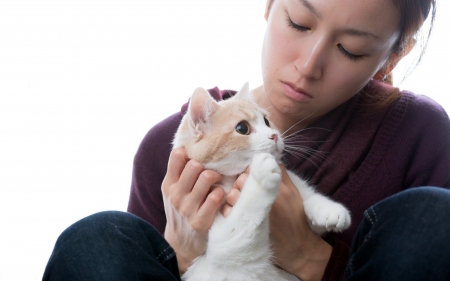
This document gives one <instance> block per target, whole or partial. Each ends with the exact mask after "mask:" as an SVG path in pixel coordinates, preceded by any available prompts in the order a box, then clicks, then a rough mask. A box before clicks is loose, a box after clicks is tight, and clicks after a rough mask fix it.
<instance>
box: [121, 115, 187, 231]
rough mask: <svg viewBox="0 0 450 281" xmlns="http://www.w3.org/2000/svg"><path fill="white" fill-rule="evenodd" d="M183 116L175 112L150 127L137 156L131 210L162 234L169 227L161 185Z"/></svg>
mask: <svg viewBox="0 0 450 281" xmlns="http://www.w3.org/2000/svg"><path fill="white" fill-rule="evenodd" d="M181 118H182V114H181V113H176V114H174V115H172V116H170V117H169V118H167V119H165V120H163V121H162V122H160V123H158V124H157V125H155V126H154V127H153V128H152V129H150V131H149V132H148V133H147V135H146V136H145V137H144V139H143V140H142V142H141V144H140V146H139V149H138V151H137V153H136V155H135V157H134V163H133V174H132V182H131V190H130V198H129V202H128V212H130V213H132V214H134V215H137V216H138V217H141V218H142V219H144V220H146V221H148V222H149V223H150V224H152V225H153V226H154V227H155V228H156V229H157V230H158V231H159V232H161V233H163V231H164V229H165V227H166V215H165V212H164V204H163V199H162V193H161V184H162V181H163V179H164V176H165V175H166V171H167V164H168V160H169V156H170V152H171V150H172V140H173V136H174V135H175V132H176V130H177V128H178V125H179V124H180V121H181Z"/></svg>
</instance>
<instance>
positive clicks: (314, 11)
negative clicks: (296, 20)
mask: <svg viewBox="0 0 450 281" xmlns="http://www.w3.org/2000/svg"><path fill="white" fill-rule="evenodd" d="M300 2H301V3H302V4H303V6H305V7H306V8H307V9H308V10H309V11H310V12H311V13H313V14H314V15H316V17H318V18H319V19H321V18H322V15H321V14H320V13H318V12H317V10H316V9H315V8H314V7H313V5H311V3H309V2H308V0H300Z"/></svg>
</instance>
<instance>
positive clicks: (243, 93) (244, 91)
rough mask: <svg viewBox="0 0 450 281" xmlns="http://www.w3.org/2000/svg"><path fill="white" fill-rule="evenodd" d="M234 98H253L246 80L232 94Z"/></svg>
mask: <svg viewBox="0 0 450 281" xmlns="http://www.w3.org/2000/svg"><path fill="white" fill-rule="evenodd" d="M234 97H235V98H236V99H245V100H253V95H252V94H251V92H250V89H249V86H248V82H245V84H244V86H242V88H241V89H240V90H239V92H237V94H236V95H234Z"/></svg>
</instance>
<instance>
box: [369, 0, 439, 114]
mask: <svg viewBox="0 0 450 281" xmlns="http://www.w3.org/2000/svg"><path fill="white" fill-rule="evenodd" d="M391 1H392V4H393V5H394V6H395V7H396V8H397V10H398V12H399V15H400V20H399V29H400V34H399V38H398V40H397V43H396V44H395V45H394V49H393V50H392V51H393V52H394V53H397V54H398V55H399V58H401V57H403V56H404V55H406V54H407V53H408V52H409V51H410V50H411V48H412V47H413V46H414V45H418V47H419V48H421V50H420V54H419V56H418V58H416V59H415V60H416V61H415V63H414V62H413V64H412V65H411V66H410V67H409V69H408V71H407V73H406V74H405V76H404V77H403V78H401V79H402V81H403V80H404V79H405V78H406V77H407V76H408V75H409V74H411V72H412V70H414V68H415V67H416V66H417V65H418V64H419V63H420V61H421V59H422V57H423V55H424V53H425V50H426V47H427V44H428V40H429V38H430V35H431V31H432V30H433V24H434V20H435V17H436V0H391ZM430 12H431V19H430V27H429V30H428V32H427V34H426V35H425V34H420V33H419V30H420V28H421V27H422V25H423V23H424V22H425V20H426V19H427V18H428V16H429V15H430ZM383 82H385V83H388V84H391V85H392V84H393V77H392V72H391V73H389V75H387V76H386V77H385V78H384V79H383ZM400 97H401V92H400V91H398V90H394V91H392V92H390V93H379V94H378V95H377V96H376V97H374V98H375V100H372V102H371V105H370V106H369V109H368V111H369V112H380V111H382V110H383V109H385V108H387V107H389V106H390V105H391V104H392V103H394V102H395V101H396V100H397V99H399V98H400Z"/></svg>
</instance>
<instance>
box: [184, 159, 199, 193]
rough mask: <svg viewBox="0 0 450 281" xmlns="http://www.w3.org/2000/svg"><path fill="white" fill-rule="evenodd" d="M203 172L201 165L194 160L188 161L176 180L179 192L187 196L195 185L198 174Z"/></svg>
mask: <svg viewBox="0 0 450 281" xmlns="http://www.w3.org/2000/svg"><path fill="white" fill-rule="evenodd" d="M203 171H204V168H203V165H202V164H201V163H200V162H198V161H196V160H189V162H187V164H186V166H184V169H183V171H182V172H181V175H180V178H179V180H178V184H177V186H178V188H179V192H181V193H184V194H187V193H190V192H191V191H192V188H193V187H194V185H195V183H196V182H197V180H198V177H199V176H200V174H201V173H202V172H203Z"/></svg>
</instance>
